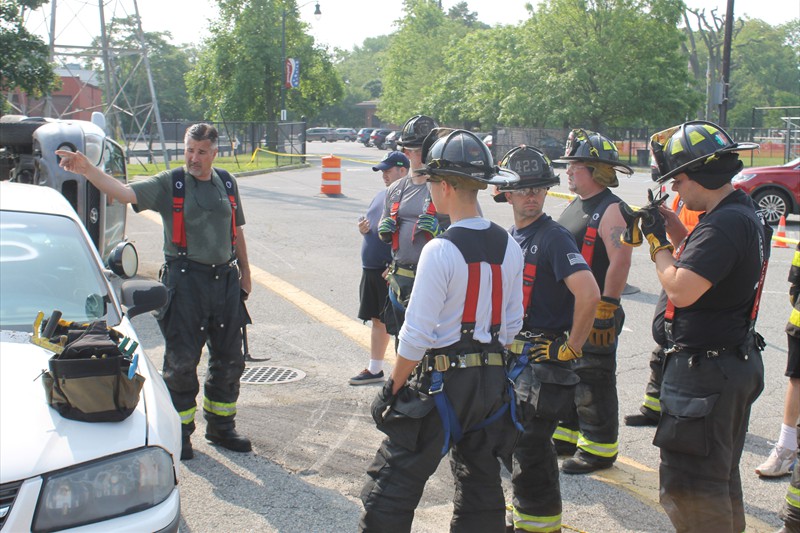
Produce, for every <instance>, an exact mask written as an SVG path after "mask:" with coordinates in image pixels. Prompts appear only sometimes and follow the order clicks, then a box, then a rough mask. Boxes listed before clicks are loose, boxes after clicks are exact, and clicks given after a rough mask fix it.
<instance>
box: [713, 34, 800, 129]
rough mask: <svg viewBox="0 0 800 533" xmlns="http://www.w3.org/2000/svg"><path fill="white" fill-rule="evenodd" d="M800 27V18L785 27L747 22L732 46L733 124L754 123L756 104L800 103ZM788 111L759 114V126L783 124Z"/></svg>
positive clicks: (730, 122)
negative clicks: (798, 40)
mask: <svg viewBox="0 0 800 533" xmlns="http://www.w3.org/2000/svg"><path fill="white" fill-rule="evenodd" d="M799 29H800V19H797V20H795V21H794V22H790V23H787V24H783V25H781V26H770V25H769V24H767V23H766V22H764V21H762V20H758V19H755V20H745V21H744V25H743V27H742V29H741V31H740V32H739V33H738V34H737V36H736V38H735V39H734V40H733V42H732V47H731V86H730V95H729V97H730V102H729V109H730V110H729V112H728V122H729V124H730V126H732V127H747V126H750V125H751V122H752V117H753V115H752V110H753V108H754V107H773V106H792V105H795V106H796V105H800V67H798V64H800V62H799V61H798V51H797V49H796V48H794V49H793V46H792V42H793V41H792V39H793V35H794V36H796V35H797V34H798V31H799ZM795 42H796V41H795ZM786 114H787V111H786V110H783V111H781V110H774V111H767V112H765V113H763V114H756V120H757V123H756V124H755V126H776V125H780V124H781V120H780V117H781V116H786Z"/></svg>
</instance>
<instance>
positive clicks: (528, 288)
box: [494, 146, 600, 533]
mask: <svg viewBox="0 0 800 533" xmlns="http://www.w3.org/2000/svg"><path fill="white" fill-rule="evenodd" d="M500 167H501V168H507V169H509V170H513V171H514V172H516V173H517V174H519V176H520V181H519V182H517V183H515V184H511V185H509V186H506V187H500V188H499V189H498V192H497V194H496V195H495V196H494V200H495V201H496V202H508V203H509V204H510V205H511V207H512V209H513V212H514V226H512V227H511V229H510V230H509V233H510V234H511V236H512V237H513V238H514V240H515V241H517V244H519V245H520V248H522V252H523V254H524V255H525V269H524V274H523V306H524V309H525V318H524V322H523V325H522V331H520V332H519V333H518V334H517V336H516V337H515V339H514V342H513V343H512V345H511V347H510V348H509V351H510V352H511V354H513V355H512V357H513V358H514V361H513V362H512V363H511V364H510V368H511V369H512V370H511V377H512V379H514V384H515V389H516V393H517V400H518V404H517V405H518V409H519V411H518V412H519V414H520V418H521V419H522V421H523V426H524V428H525V431H524V433H523V434H522V436H521V437H520V440H519V442H518V443H517V446H516V448H515V449H514V454H513V462H510V461H508V459H506V461H505V462H506V466H507V467H508V468H509V470H510V471H511V472H512V478H511V482H512V486H513V488H514V498H513V508H512V518H513V523H514V530H515V531H537V532H542V533H551V532H556V531H561V512H562V505H561V487H560V485H559V479H558V457H557V455H556V450H555V448H554V446H553V443H552V435H553V432H554V431H555V429H556V426H557V425H558V420H559V418H560V417H563V416H566V415H567V414H568V413H569V412H570V410H571V408H572V406H573V401H574V394H575V385H576V384H577V382H578V379H579V378H578V376H577V375H576V374H575V372H573V371H572V369H571V368H570V363H569V361H571V360H573V359H576V358H578V357H580V356H581V354H582V349H583V345H584V343H585V342H586V339H587V338H588V337H589V332H590V331H591V329H592V324H593V322H594V315H595V307H596V306H597V304H598V302H599V301H600V289H599V288H598V287H597V283H596V282H595V280H594V276H593V275H592V271H591V269H590V268H589V265H588V264H587V263H586V260H585V259H584V258H583V256H582V255H581V253H580V251H579V250H578V247H577V245H576V244H575V239H574V238H573V236H572V234H571V233H569V232H568V231H567V230H566V229H565V228H564V227H563V226H561V225H560V224H558V223H557V222H556V221H554V220H553V219H552V218H550V217H549V216H548V215H547V214H545V213H544V202H545V198H547V191H548V190H549V189H550V187H552V186H554V185H558V184H559V179H558V176H557V175H556V174H555V173H554V172H553V167H552V165H551V164H550V160H549V159H548V157H547V156H546V155H545V154H544V153H543V152H542V151H541V150H539V149H537V148H534V147H529V146H519V147H517V148H514V149H512V150H510V151H509V152H508V153H507V154H506V155H505V156H503V159H501V160H500ZM556 303H558V305H555V304H556Z"/></svg>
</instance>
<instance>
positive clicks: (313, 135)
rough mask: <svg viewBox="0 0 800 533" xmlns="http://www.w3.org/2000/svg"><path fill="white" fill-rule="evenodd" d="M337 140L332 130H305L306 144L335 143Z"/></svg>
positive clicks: (334, 130) (334, 131)
mask: <svg viewBox="0 0 800 533" xmlns="http://www.w3.org/2000/svg"><path fill="white" fill-rule="evenodd" d="M338 138H339V137H338V135H337V134H336V129H334V128H308V129H307V130H306V142H311V141H320V142H323V143H325V142H336V141H337V140H338Z"/></svg>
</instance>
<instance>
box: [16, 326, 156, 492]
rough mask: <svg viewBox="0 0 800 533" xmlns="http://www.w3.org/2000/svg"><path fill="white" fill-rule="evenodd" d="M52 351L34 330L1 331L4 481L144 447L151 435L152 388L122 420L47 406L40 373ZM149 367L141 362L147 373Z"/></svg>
mask: <svg viewBox="0 0 800 533" xmlns="http://www.w3.org/2000/svg"><path fill="white" fill-rule="evenodd" d="M52 355H53V353H52V352H50V351H48V350H45V349H44V348H40V347H39V346H36V345H34V344H31V342H30V334H28V333H22V332H9V331H0V483H7V482H9V481H17V480H22V479H26V478H30V477H33V476H37V475H41V474H43V473H45V472H50V471H53V470H58V469H61V468H65V467H67V466H71V465H74V464H77V463H83V462H85V461H91V460H92V459H97V458H100V457H103V456H106V455H110V454H114V453H118V452H121V451H124V450H128V449H133V448H139V447H142V446H144V445H145V442H146V439H147V414H146V409H145V404H146V403H147V396H148V391H147V389H148V388H147V387H145V388H143V389H142V397H141V399H140V401H139V404H138V405H137V406H136V410H135V411H134V412H133V413H132V414H131V415H130V416H129V417H128V418H126V419H125V420H123V421H121V422H95V423H89V422H78V421H75V420H69V419H66V418H63V417H62V416H61V415H59V414H58V412H57V411H56V410H55V409H52V408H50V407H49V406H48V404H47V399H46V398H45V391H44V387H43V386H42V379H41V375H42V373H43V372H44V370H46V369H47V368H48V360H49V359H50V357H52ZM147 371H148V369H147V365H139V372H140V373H142V375H144V376H145V378H149V376H148V375H146V373H147Z"/></svg>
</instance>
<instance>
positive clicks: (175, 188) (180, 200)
mask: <svg viewBox="0 0 800 533" xmlns="http://www.w3.org/2000/svg"><path fill="white" fill-rule="evenodd" d="M214 171H215V172H216V173H217V175H218V176H219V177H220V178H221V179H222V183H223V184H225V190H226V192H227V193H228V201H229V202H230V204H231V247H234V246H236V194H235V191H234V188H233V176H231V175H230V173H229V172H228V171H227V170H223V169H221V168H215V169H214ZM185 199H186V171H185V170H184V168H183V167H180V168H176V169H174V170H173V171H172V243H173V244H174V245H175V246H177V247H178V255H179V256H181V257H186V254H187V248H186V224H185V222H184V215H183V204H184V201H185Z"/></svg>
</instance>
